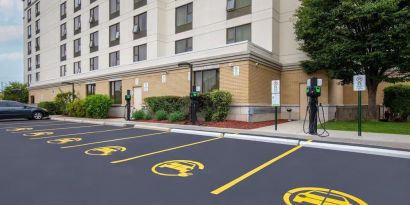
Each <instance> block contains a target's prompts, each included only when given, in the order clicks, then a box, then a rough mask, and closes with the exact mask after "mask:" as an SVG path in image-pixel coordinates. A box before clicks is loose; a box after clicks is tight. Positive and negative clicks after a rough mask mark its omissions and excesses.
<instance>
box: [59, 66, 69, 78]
mask: <svg viewBox="0 0 410 205" xmlns="http://www.w3.org/2000/svg"><path fill="white" fill-rule="evenodd" d="M66 75H67V68H66V66H65V65H62V66H60V77H64V76H66Z"/></svg>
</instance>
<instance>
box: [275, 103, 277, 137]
mask: <svg viewBox="0 0 410 205" xmlns="http://www.w3.org/2000/svg"><path fill="white" fill-rule="evenodd" d="M277 130H278V106H275V131H277Z"/></svg>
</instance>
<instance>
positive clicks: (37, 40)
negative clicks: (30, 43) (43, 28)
mask: <svg viewBox="0 0 410 205" xmlns="http://www.w3.org/2000/svg"><path fill="white" fill-rule="evenodd" d="M34 47H35V50H36V51H39V50H40V36H38V37H37V38H36V39H35V45H34Z"/></svg>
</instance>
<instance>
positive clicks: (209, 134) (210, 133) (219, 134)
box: [171, 129, 223, 137]
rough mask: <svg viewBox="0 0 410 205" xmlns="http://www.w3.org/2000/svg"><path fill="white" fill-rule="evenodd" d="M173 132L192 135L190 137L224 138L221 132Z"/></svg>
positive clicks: (181, 130)
mask: <svg viewBox="0 0 410 205" xmlns="http://www.w3.org/2000/svg"><path fill="white" fill-rule="evenodd" d="M171 132H174V133H182V134H190V135H201V136H207V137H223V134H222V133H219V132H204V131H195V130H183V129H171Z"/></svg>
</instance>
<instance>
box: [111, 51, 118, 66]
mask: <svg viewBox="0 0 410 205" xmlns="http://www.w3.org/2000/svg"><path fill="white" fill-rule="evenodd" d="M118 65H120V51H116V52H112V53H110V67H113V66H118Z"/></svg>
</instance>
